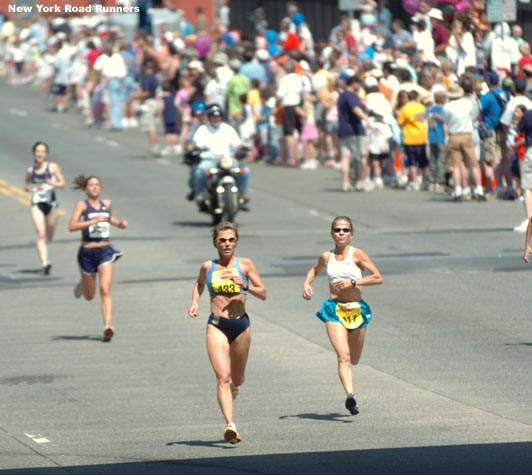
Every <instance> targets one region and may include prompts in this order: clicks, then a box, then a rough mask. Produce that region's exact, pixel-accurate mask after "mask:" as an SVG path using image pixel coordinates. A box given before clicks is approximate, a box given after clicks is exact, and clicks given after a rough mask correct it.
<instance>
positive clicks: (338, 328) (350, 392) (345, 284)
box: [303, 216, 383, 415]
mask: <svg viewBox="0 0 532 475" xmlns="http://www.w3.org/2000/svg"><path fill="white" fill-rule="evenodd" d="M353 233H354V228H353V223H352V222H351V219H350V218H349V217H347V216H338V217H336V218H334V220H333V222H332V224H331V236H332V238H333V241H334V249H333V250H331V251H325V252H322V253H321V255H320V257H319V259H318V262H317V263H316V264H315V265H314V266H312V267H311V268H310V269H309V271H308V272H307V276H306V278H305V282H304V284H303V298H304V299H306V300H310V299H311V298H312V287H311V286H310V284H311V283H312V282H313V281H314V279H315V278H316V277H317V275H318V274H319V273H320V272H321V271H322V270H323V269H326V270H327V277H328V279H329V292H330V296H329V298H328V299H327V300H325V301H324V302H323V305H322V306H321V309H320V310H319V311H318V312H317V313H316V316H317V317H318V318H319V319H320V320H322V321H324V322H325V326H326V328H327V334H328V335H329V340H330V341H331V343H332V346H333V348H334V350H335V351H336V355H337V358H338V375H339V376H340V381H341V383H342V386H343V387H344V390H345V393H346V395H347V399H346V401H345V407H346V409H347V410H348V411H349V412H350V413H351V414H353V415H356V414H358V413H359V408H358V404H357V401H356V398H355V395H354V389H353V378H352V373H351V366H350V365H351V364H353V365H356V364H358V362H359V360H360V356H361V354H362V348H363V347H364V338H365V336H366V327H367V325H368V324H369V322H370V321H371V309H370V308H369V306H368V304H367V303H366V302H364V300H362V291H361V288H362V287H366V286H368V285H380V284H382V282H383V280H382V276H381V274H380V272H379V269H377V266H376V265H375V264H374V263H373V262H372V260H371V259H370V258H369V257H368V255H367V254H366V253H365V252H364V251H363V250H362V249H359V248H356V247H352V246H351V239H352V238H353ZM363 272H364V273H365V274H366V275H364V276H362V273H363Z"/></svg>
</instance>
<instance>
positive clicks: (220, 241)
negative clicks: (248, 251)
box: [216, 237, 236, 244]
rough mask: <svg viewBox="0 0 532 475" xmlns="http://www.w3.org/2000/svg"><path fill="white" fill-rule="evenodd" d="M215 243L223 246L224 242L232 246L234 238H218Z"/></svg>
mask: <svg viewBox="0 0 532 475" xmlns="http://www.w3.org/2000/svg"><path fill="white" fill-rule="evenodd" d="M216 241H217V242H219V243H220V244H225V243H226V242H230V243H231V244H233V243H235V242H236V238H234V237H230V238H218V239H217V240H216Z"/></svg>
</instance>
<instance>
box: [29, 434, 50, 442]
mask: <svg viewBox="0 0 532 475" xmlns="http://www.w3.org/2000/svg"><path fill="white" fill-rule="evenodd" d="M24 435H25V436H26V437H29V438H30V439H31V440H33V442H35V443H36V444H48V443H49V442H50V441H49V440H48V439H47V438H46V437H43V436H42V435H41V434H36V435H32V434H28V433H27V432H24Z"/></svg>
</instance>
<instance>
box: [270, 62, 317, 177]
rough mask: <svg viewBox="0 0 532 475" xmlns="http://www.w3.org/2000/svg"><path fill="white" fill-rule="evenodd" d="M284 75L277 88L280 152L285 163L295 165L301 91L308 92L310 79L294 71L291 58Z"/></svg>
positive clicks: (294, 64)
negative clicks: (279, 117) (282, 138)
mask: <svg viewBox="0 0 532 475" xmlns="http://www.w3.org/2000/svg"><path fill="white" fill-rule="evenodd" d="M284 69H285V71H286V75H285V76H283V77H282V78H281V80H280V81H279V87H278V89H277V98H278V102H279V103H280V104H281V105H282V106H283V136H284V144H283V148H284V150H283V151H282V152H281V157H282V160H283V159H284V161H286V165H288V166H292V167H295V166H296V165H297V158H298V157H297V149H298V146H297V137H298V136H299V134H300V133H301V109H300V105H301V97H302V94H303V92H310V91H311V85H310V81H309V80H308V79H307V78H306V77H304V76H302V75H301V74H298V73H296V72H295V69H296V63H295V61H294V60H293V59H289V60H287V61H286V63H285V65H284Z"/></svg>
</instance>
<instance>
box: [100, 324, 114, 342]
mask: <svg viewBox="0 0 532 475" xmlns="http://www.w3.org/2000/svg"><path fill="white" fill-rule="evenodd" d="M114 334H115V332H114V331H113V329H112V328H111V327H107V328H106V329H105V330H104V332H103V338H102V341H103V342H104V343H109V342H110V341H111V338H113V335H114Z"/></svg>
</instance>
